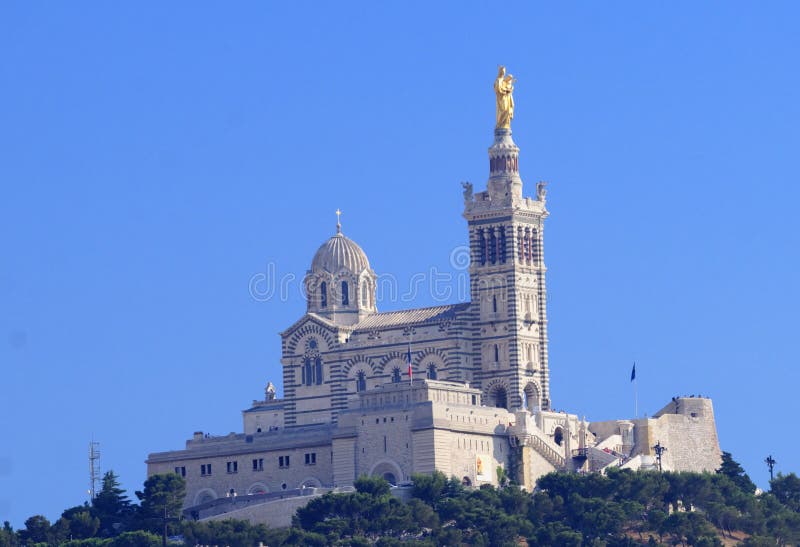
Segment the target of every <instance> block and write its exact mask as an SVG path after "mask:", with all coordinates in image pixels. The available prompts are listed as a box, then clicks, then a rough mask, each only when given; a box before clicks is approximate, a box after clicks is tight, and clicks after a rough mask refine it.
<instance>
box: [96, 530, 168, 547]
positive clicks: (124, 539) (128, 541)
mask: <svg viewBox="0 0 800 547" xmlns="http://www.w3.org/2000/svg"><path fill="white" fill-rule="evenodd" d="M108 545H109V547H158V546H159V545H161V538H159V537H158V536H157V535H155V534H151V533H149V532H145V531H144V530H136V531H134V532H124V533H122V534H120V535H119V536H117V537H115V538H114V539H112V540H111V542H110V543H109V544H108Z"/></svg>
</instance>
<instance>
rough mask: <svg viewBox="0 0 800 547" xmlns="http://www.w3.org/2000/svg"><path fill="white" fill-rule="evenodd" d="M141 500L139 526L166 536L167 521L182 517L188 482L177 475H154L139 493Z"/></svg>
mask: <svg viewBox="0 0 800 547" xmlns="http://www.w3.org/2000/svg"><path fill="white" fill-rule="evenodd" d="M136 497H138V498H139V499H140V500H141V502H142V503H141V506H140V507H139V514H138V520H139V526H140V527H141V528H142V529H146V530H150V531H153V532H156V531H161V532H162V533H164V534H166V528H167V524H166V521H167V519H170V518H173V519H174V518H178V517H180V511H181V508H182V507H183V499H184V498H185V497H186V480H185V479H184V478H183V477H181V476H180V475H178V474H176V473H164V474H160V475H152V476H150V477H148V478H147V480H146V481H145V482H144V491H141V492H139V491H137V492H136Z"/></svg>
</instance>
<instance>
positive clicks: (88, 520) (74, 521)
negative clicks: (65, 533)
mask: <svg viewBox="0 0 800 547" xmlns="http://www.w3.org/2000/svg"><path fill="white" fill-rule="evenodd" d="M62 518H64V517H62ZM65 520H66V521H67V524H68V525H69V532H70V535H71V536H72V537H73V538H75V539H88V538H90V537H93V536H94V535H95V534H96V533H97V530H98V529H99V528H100V519H99V518H97V517H93V516H92V515H91V514H90V513H89V511H81V512H79V513H73V514H72V515H70V517H69V518H67V519H65Z"/></svg>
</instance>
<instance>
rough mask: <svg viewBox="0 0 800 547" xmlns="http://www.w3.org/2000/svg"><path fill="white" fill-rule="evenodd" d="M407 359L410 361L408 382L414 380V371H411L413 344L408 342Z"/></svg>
mask: <svg viewBox="0 0 800 547" xmlns="http://www.w3.org/2000/svg"><path fill="white" fill-rule="evenodd" d="M406 360H407V361H408V382H409V383H412V382H413V377H412V375H413V374H412V372H411V344H408V353H407V354H406Z"/></svg>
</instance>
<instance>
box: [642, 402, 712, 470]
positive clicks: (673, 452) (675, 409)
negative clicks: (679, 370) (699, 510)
mask: <svg viewBox="0 0 800 547" xmlns="http://www.w3.org/2000/svg"><path fill="white" fill-rule="evenodd" d="M634 423H635V429H634V437H635V441H636V446H635V449H634V453H637V454H647V455H653V456H654V455H655V451H654V450H653V448H652V447H653V446H654V445H655V444H656V443H657V442H660V443H661V445H662V446H665V447H666V448H667V451H666V452H665V453H664V455H663V460H662V461H663V466H664V469H669V470H672V471H698V472H699V471H709V472H714V471H716V470H717V469H718V468H719V466H720V463H721V461H722V458H721V450H720V447H719V440H718V438H717V428H716V423H715V421H714V407H713V405H712V403H711V399H706V398H701V397H680V398H676V399H675V400H673V401H672V402H670V403H669V404H668V405H667V406H665V407H664V408H663V409H661V410H660V411H659V412H658V413H656V416H655V417H654V418H650V419H646V420H636V421H635V422H634Z"/></svg>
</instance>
